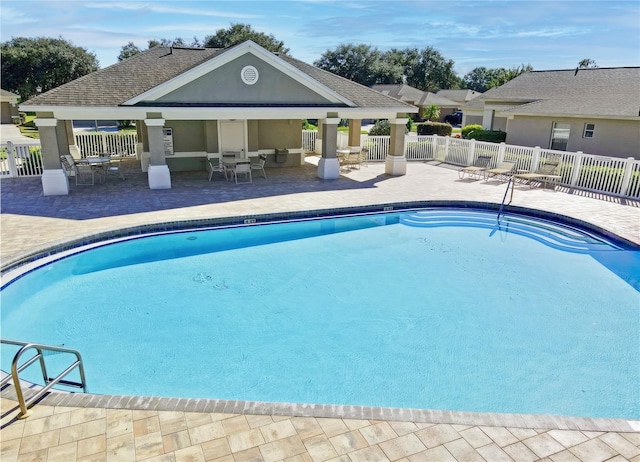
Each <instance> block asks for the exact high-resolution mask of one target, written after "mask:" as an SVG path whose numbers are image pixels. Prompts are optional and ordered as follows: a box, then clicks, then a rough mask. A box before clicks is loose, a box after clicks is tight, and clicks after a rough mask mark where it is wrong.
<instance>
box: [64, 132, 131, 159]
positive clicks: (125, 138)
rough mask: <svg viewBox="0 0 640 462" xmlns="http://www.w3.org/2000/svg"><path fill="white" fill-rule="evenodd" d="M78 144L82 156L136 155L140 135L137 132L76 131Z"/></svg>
mask: <svg viewBox="0 0 640 462" xmlns="http://www.w3.org/2000/svg"><path fill="white" fill-rule="evenodd" d="M73 136H74V138H75V141H76V146H78V149H79V150H80V155H81V156H82V157H87V156H96V155H99V154H104V153H109V154H117V155H119V156H135V155H136V144H137V143H138V136H137V135H136V134H135V133H105V132H95V133H75V134H74V135H73Z"/></svg>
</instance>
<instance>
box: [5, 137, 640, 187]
mask: <svg viewBox="0 0 640 462" xmlns="http://www.w3.org/2000/svg"><path fill="white" fill-rule="evenodd" d="M317 133H318V132H317V131H315V130H303V131H302V147H303V149H304V150H305V151H311V152H313V151H314V150H315V142H316V136H317ZM338 135H339V136H338V147H339V148H344V147H346V146H347V143H348V137H347V135H346V134H345V133H342V132H339V133H338ZM74 136H75V142H76V145H77V146H78V148H79V150H80V155H81V156H82V157H87V156H92V155H97V154H102V153H116V154H119V155H124V156H135V154H136V145H137V136H136V134H135V133H127V134H119V133H76V134H75V135H74ZM389 139H390V137H389V136H368V135H361V141H360V145H361V147H362V148H367V151H368V157H367V161H369V162H376V161H379V162H382V161H384V160H385V158H386V157H387V155H388V154H389ZM486 155H490V156H491V162H490V164H489V168H493V167H495V166H497V165H498V164H500V163H501V162H503V161H505V160H508V161H513V162H515V163H516V169H518V170H525V171H530V172H534V171H536V170H537V168H538V166H539V165H540V164H541V163H542V162H544V160H545V159H546V158H547V157H548V156H554V157H560V158H561V159H562V161H561V163H560V172H559V174H560V175H561V177H562V179H561V180H560V184H561V185H563V186H569V187H573V188H578V189H583V190H587V191H593V192H601V193H605V194H610V195H615V196H621V197H628V198H633V199H640V160H636V159H634V158H633V157H629V158H627V159H623V158H619V157H607V156H596V155H592V154H585V153H582V152H580V151H578V152H566V151H554V150H551V149H542V148H539V147H535V148H531V147H527V146H515V145H510V144H505V143H500V144H496V143H488V142H483V141H476V140H464V139H460V138H450V137H448V136H446V137H442V136H436V135H429V136H415V135H407V136H406V138H405V156H406V158H407V160H409V161H438V162H443V163H447V164H452V165H459V166H467V165H473V163H474V162H475V161H476V160H477V158H478V156H486ZM40 174H42V160H41V155H40V146H28V145H14V144H13V143H10V142H9V143H7V148H6V153H5V152H2V155H1V156H0V175H1V176H3V177H12V178H16V177H24V176H36V175H40Z"/></svg>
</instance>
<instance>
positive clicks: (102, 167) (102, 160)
mask: <svg viewBox="0 0 640 462" xmlns="http://www.w3.org/2000/svg"><path fill="white" fill-rule="evenodd" d="M110 162H111V157H105V156H98V157H84V158H82V159H78V160H76V163H77V164H86V165H90V166H91V168H92V169H94V170H96V171H99V172H101V173H103V174H104V179H105V181H106V179H107V165H109V163H110Z"/></svg>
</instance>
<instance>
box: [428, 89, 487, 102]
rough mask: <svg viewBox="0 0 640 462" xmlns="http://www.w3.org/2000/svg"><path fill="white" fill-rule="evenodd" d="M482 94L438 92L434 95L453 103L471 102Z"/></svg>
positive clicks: (474, 92)
mask: <svg viewBox="0 0 640 462" xmlns="http://www.w3.org/2000/svg"><path fill="white" fill-rule="evenodd" d="M481 94H482V92H479V91H474V90H439V91H438V92H437V93H436V95H438V96H442V97H443V98H447V99H450V100H453V101H459V102H464V101H471V100H472V99H474V98H477V97H478V96H480V95H481Z"/></svg>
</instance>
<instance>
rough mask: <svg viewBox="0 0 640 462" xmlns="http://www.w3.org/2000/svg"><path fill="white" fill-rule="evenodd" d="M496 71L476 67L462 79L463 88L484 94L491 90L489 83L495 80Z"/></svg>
mask: <svg viewBox="0 0 640 462" xmlns="http://www.w3.org/2000/svg"><path fill="white" fill-rule="evenodd" d="M494 71H495V70H494V69H487V68H486V67H476V68H475V69H473V70H472V71H471V72H468V73H467V74H465V76H464V77H463V78H462V86H464V87H466V88H468V89H469V90H475V91H479V92H482V93H484V92H485V91H487V90H488V89H489V83H491V80H492V79H493V76H494V73H495V72H494Z"/></svg>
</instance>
